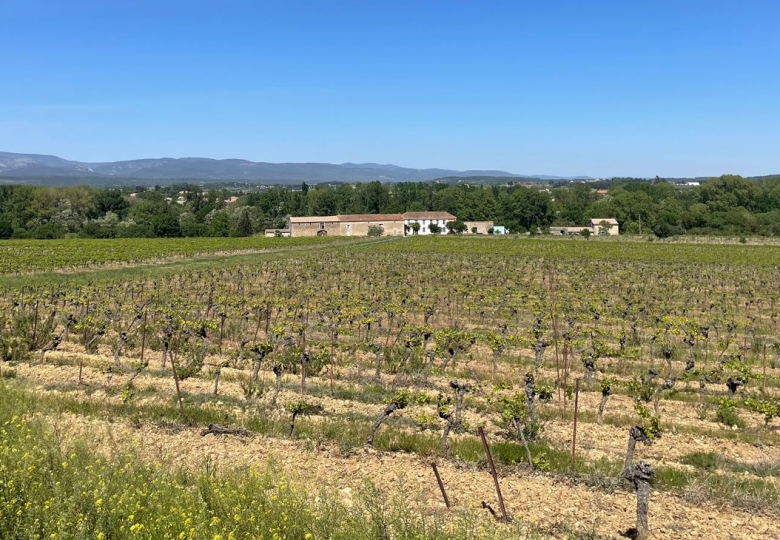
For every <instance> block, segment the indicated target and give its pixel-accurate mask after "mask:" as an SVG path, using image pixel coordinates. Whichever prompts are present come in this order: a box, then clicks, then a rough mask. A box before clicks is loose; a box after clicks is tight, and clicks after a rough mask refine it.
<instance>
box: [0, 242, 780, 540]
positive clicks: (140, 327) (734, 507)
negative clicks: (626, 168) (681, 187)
mask: <svg viewBox="0 0 780 540" xmlns="http://www.w3.org/2000/svg"><path fill="white" fill-rule="evenodd" d="M240 250H257V252H252V251H243V252H242V253H241V254H240V256H237V255H236V253H235V252H236V251H240ZM0 253H2V255H3V257H2V261H3V263H2V265H1V266H0V272H2V273H4V274H8V275H7V276H5V277H4V278H2V279H0V310H1V311H0V316H1V317H2V321H0V331H1V333H0V440H2V441H4V442H3V446H2V447H0V537H2V538H43V537H47V538H49V537H52V538H87V537H88V538H126V537H127V538H208V539H215V538H221V539H227V538H236V539H239V538H362V537H366V538H393V539H394V538H518V537H523V538H546V537H561V538H564V537H565V538H619V537H620V536H619V534H623V535H628V536H629V537H639V538H642V537H646V536H645V535H646V534H647V529H648V528H649V534H650V537H651V538H724V539H730V538H776V537H778V536H780V526H778V524H777V523H778V518H779V517H780V485H778V474H779V473H780V448H779V447H778V444H780V434H778V428H779V427H780V421H778V417H780V335H779V334H778V322H779V321H778V319H779V318H780V268H778V267H779V266H780V247H777V246H749V245H748V246H746V245H693V244H660V243H650V242H630V241H620V242H615V241H602V240H600V239H591V240H586V239H584V238H583V239H580V238H577V239H532V238H528V239H525V238H523V239H517V238H459V237H426V238H399V239H378V240H365V239H364V240H361V241H343V240H342V241H334V240H332V239H331V240H328V239H324V240H323V239H316V238H315V239H306V240H305V241H296V239H197V240H194V241H189V240H175V241H162V240H160V241H150V240H143V241H141V242H140V243H137V242H136V241H125V242H121V243H120V242H119V241H118V240H116V241H111V242H110V243H108V242H106V243H102V242H100V241H89V242H87V241H67V240H65V241H56V242H50V243H48V242H22V241H19V242H13V243H3V244H2V245H0ZM209 254H210V255H209ZM193 255H198V256H199V257H200V258H199V259H198V261H197V262H196V261H189V260H186V259H184V260H180V261H179V262H178V263H177V264H174V265H156V264H152V263H153V262H155V263H156V262H157V261H159V260H167V259H169V258H171V257H186V256H193ZM144 261H146V262H144ZM130 262H133V263H134V264H136V265H137V266H138V268H124V267H122V266H123V264H124V265H126V264H127V263H130ZM94 266H101V267H100V268H94ZM56 269H59V270H60V272H57V271H56ZM52 270H55V271H53V272H52ZM62 270H67V271H68V272H67V273H62V272H61V271H62ZM43 271H47V272H50V273H46V274H40V275H26V276H18V275H17V276H13V275H11V274H20V273H21V274H24V273H30V272H43ZM648 502H649V507H648ZM643 520H647V522H648V523H643Z"/></svg>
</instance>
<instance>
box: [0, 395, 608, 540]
mask: <svg viewBox="0 0 780 540" xmlns="http://www.w3.org/2000/svg"><path fill="white" fill-rule="evenodd" d="M0 390H1V391H0V440H2V441H3V444H2V445H0V538H3V539H6V540H17V539H19V540H21V539H28V538H65V539H82V538H83V539H86V538H90V539H92V538H97V539H108V538H111V539H124V538H134V539H174V538H175V539H181V538H187V539H193V540H200V539H204V540H215V539H220V540H225V539H229V538H233V539H250V538H252V539H253V538H279V539H287V538H289V539H326V538H327V539H356V538H397V539H409V540H411V539H422V538H426V539H428V538H430V539H434V540H436V539H442V540H443V539H445V538H447V539H460V538H463V539H466V538H468V539H500V538H507V539H508V538H529V539H535V538H546V537H551V536H560V537H566V538H596V537H595V535H593V534H588V533H585V534H582V533H580V534H573V533H572V532H571V531H570V530H568V529H567V528H566V527H558V526H556V527H554V528H553V529H549V530H544V529H539V528H537V527H534V526H529V525H527V524H524V523H523V522H522V521H520V520H517V521H516V522H514V523H513V524H512V525H501V524H498V523H496V522H495V521H493V520H490V519H489V518H488V516H487V514H486V513H484V512H481V513H476V511H468V510H463V509H461V510H457V511H456V512H455V513H453V514H433V515H431V514H430V513H428V512H426V511H424V510H423V508H422V507H418V506H417V502H416V500H415V499H414V498H412V497H407V498H401V497H400V496H397V497H395V498H393V497H388V496H387V494H386V493H384V492H380V491H379V490H378V489H376V488H375V487H373V486H371V485H370V484H366V485H365V487H364V488H363V489H361V490H359V491H357V492H356V493H355V495H354V497H353V498H352V500H351V502H350V504H347V503H345V502H343V501H342V500H341V498H339V497H338V496H336V494H335V493H333V492H328V491H326V490H321V491H315V490H313V489H309V488H305V487H304V486H303V485H302V484H301V483H300V481H295V480H290V479H288V478H285V476H284V475H283V474H281V473H280V472H278V471H277V470H276V469H275V468H274V465H273V459H271V460H270V461H269V463H268V464H267V465H266V466H261V467H254V468H251V467H242V468H224V469H217V468H215V467H214V466H213V464H211V463H210V462H208V461H207V462H205V463H203V464H202V466H200V467H199V468H196V469H194V470H193V469H185V468H181V467H177V466H175V465H172V464H170V463H167V462H165V461H164V460H160V461H156V462H147V461H143V460H142V459H141V458H139V457H138V455H137V453H136V452H135V451H134V450H133V448H132V447H130V446H128V445H123V444H122V443H118V445H117V446H116V447H115V448H114V449H113V450H111V451H110V452H109V453H107V454H105V453H100V452H96V451H95V449H94V448H91V447H90V446H89V442H88V441H85V440H77V441H75V442H73V443H68V444H67V445H64V444H63V443H62V442H60V440H59V438H58V437H57V436H56V435H55V434H54V433H53V432H51V431H50V430H49V428H48V427H47V425H46V424H45V422H44V421H43V420H30V419H29V415H30V413H31V412H33V411H34V410H35V408H36V407H37V404H36V403H35V400H34V399H33V398H32V396H30V395H29V394H28V393H27V392H26V391H25V390H24V389H23V388H22V387H20V386H16V385H15V386H10V385H6V384H3V386H2V387H1V388H0ZM409 495H411V494H409Z"/></svg>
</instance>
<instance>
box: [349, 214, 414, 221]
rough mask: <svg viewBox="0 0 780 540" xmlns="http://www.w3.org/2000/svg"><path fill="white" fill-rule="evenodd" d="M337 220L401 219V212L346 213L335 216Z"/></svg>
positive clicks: (402, 218)
mask: <svg viewBox="0 0 780 540" xmlns="http://www.w3.org/2000/svg"><path fill="white" fill-rule="evenodd" d="M337 217H338V219H339V221H403V220H404V217H403V216H402V215H401V214H348V215H345V216H337Z"/></svg>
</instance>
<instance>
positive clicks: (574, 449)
mask: <svg viewBox="0 0 780 540" xmlns="http://www.w3.org/2000/svg"><path fill="white" fill-rule="evenodd" d="M579 404H580V380H579V379H577V380H576V381H575V383H574V430H573V432H572V436H571V472H574V467H575V465H576V452H577V414H578V413H579Z"/></svg>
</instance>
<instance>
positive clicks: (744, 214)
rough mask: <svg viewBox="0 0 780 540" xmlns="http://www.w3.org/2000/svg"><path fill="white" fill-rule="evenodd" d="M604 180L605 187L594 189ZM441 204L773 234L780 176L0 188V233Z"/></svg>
mask: <svg viewBox="0 0 780 540" xmlns="http://www.w3.org/2000/svg"><path fill="white" fill-rule="evenodd" d="M595 187H606V189H595ZM425 210H432V211H447V212H450V213H451V214H453V215H455V216H457V217H458V218H460V220H463V221H472V220H492V221H494V222H495V224H496V225H504V226H506V227H507V228H508V229H509V230H510V231H511V232H513V233H523V232H531V233H536V232H538V231H542V232H544V231H545V230H546V229H547V228H548V227H550V226H572V227H576V226H584V225H586V223H587V220H588V219H590V218H594V217H595V218H607V217H614V218H616V219H617V220H618V222H619V223H620V230H621V233H622V234H640V233H641V234H655V235H657V236H659V237H666V236H671V235H682V234H692V235H760V236H778V235H780V176H774V177H763V178H761V179H759V180H749V179H745V178H742V177H740V176H734V175H725V176H721V177H718V178H713V179H710V180H705V181H703V182H702V183H701V185H699V186H688V185H685V186H680V185H675V184H673V183H671V182H668V181H665V180H663V179H658V178H657V179H655V180H640V179H631V178H627V179H613V180H611V181H608V182H607V183H602V184H594V183H585V182H564V183H556V184H548V185H546V186H545V185H542V186H524V185H491V186H485V185H469V184H457V185H448V184H440V183H435V182H434V183H432V182H419V183H413V182H406V183H398V184H382V183H380V182H369V183H358V184H354V185H347V184H341V185H324V184H323V185H316V186H308V185H306V184H305V183H304V184H302V185H300V186H295V187H294V188H289V187H279V188H272V189H265V190H262V191H250V192H246V193H243V192H240V191H236V190H231V189H216V188H212V189H209V188H208V187H203V186H196V185H190V184H179V185H174V186H170V187H160V186H155V187H152V188H142V187H139V188H135V189H128V188H124V189H121V190H120V189H100V188H91V187H85V186H77V187H33V186H13V185H8V186H0V238H62V237H67V236H78V237H91V238H121V237H177V236H249V235H252V234H257V233H262V232H263V231H264V230H265V229H273V228H283V227H284V226H285V225H286V221H287V217H288V216H303V215H315V216H324V215H335V214H374V213H403V212H409V211H425Z"/></svg>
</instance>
